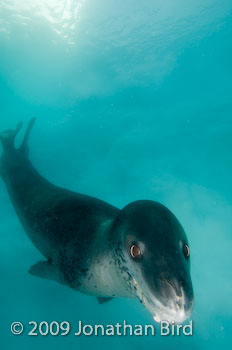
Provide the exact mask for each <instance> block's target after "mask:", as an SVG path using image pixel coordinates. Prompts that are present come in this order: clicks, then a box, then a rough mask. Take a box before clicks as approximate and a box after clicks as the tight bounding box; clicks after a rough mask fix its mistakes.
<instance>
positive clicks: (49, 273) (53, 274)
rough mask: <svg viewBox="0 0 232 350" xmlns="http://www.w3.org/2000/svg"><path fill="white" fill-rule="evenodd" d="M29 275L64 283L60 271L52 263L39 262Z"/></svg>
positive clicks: (33, 266)
mask: <svg viewBox="0 0 232 350" xmlns="http://www.w3.org/2000/svg"><path fill="white" fill-rule="evenodd" d="M29 273H30V274H31V275H34V276H37V277H40V278H45V279H47V280H53V281H56V282H58V283H63V281H62V280H61V274H60V271H59V269H58V268H57V266H56V265H54V264H53V263H52V262H50V261H39V262H38V263H36V264H35V265H32V266H31V268H30V270H29Z"/></svg>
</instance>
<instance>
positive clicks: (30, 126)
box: [19, 118, 35, 153]
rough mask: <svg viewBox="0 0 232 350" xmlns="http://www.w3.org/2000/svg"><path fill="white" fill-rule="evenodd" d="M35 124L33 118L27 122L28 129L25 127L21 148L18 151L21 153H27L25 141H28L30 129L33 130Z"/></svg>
mask: <svg viewBox="0 0 232 350" xmlns="http://www.w3.org/2000/svg"><path fill="white" fill-rule="evenodd" d="M34 124H35V118H32V119H31V120H30V121H29V124H28V127H27V130H26V132H25V135H24V138H23V141H22V143H21V146H20V148H19V149H20V151H22V152H23V153H28V146H27V141H28V138H29V136H30V134H31V129H32V128H33V125H34Z"/></svg>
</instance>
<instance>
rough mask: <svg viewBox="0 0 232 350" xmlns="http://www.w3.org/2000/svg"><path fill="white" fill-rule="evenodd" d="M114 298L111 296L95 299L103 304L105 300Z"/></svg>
mask: <svg viewBox="0 0 232 350" xmlns="http://www.w3.org/2000/svg"><path fill="white" fill-rule="evenodd" d="M112 299H114V298H111V297H105V298H104V297H98V298H97V301H98V302H99V304H104V303H107V301H110V300H112Z"/></svg>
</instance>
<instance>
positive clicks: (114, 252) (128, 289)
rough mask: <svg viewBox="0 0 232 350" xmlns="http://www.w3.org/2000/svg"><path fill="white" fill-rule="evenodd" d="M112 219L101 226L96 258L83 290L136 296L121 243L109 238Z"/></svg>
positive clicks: (95, 252) (96, 244)
mask: <svg viewBox="0 0 232 350" xmlns="http://www.w3.org/2000/svg"><path fill="white" fill-rule="evenodd" d="M112 221H113V220H112V219H111V220H107V221H104V222H103V223H102V224H101V225H100V227H99V231H98V234H97V235H96V236H97V239H96V241H95V244H94V247H95V248H94V250H95V251H94V254H93V256H94V258H93V259H92V261H91V264H90V267H89V272H88V275H87V276H86V278H85V280H84V281H83V284H82V288H81V289H83V290H81V291H83V292H84V293H87V294H92V295H97V296H105V297H107V296H108V297H111V296H112V297H124V298H135V297H136V295H135V294H134V288H133V278H132V276H131V274H130V271H129V269H128V267H127V266H126V262H125V259H124V257H123V252H122V249H121V243H120V241H117V242H114V244H113V243H112V241H111V240H110V239H108V237H109V232H110V231H109V230H110V227H111V224H112ZM90 276H91V277H90Z"/></svg>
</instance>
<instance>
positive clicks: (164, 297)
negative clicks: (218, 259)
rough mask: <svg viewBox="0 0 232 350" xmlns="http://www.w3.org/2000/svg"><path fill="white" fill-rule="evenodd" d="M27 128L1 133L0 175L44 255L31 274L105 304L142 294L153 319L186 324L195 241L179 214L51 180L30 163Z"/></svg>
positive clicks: (22, 219)
mask: <svg viewBox="0 0 232 350" xmlns="http://www.w3.org/2000/svg"><path fill="white" fill-rule="evenodd" d="M33 124H34V119H33V120H31V122H30V123H29V126H28V128H27V131H26V134H25V137H24V139H23V142H22V145H21V147H19V148H18V149H16V148H15V147H14V139H15V136H16V135H17V133H18V131H19V130H20V128H21V126H22V125H21V124H18V126H17V128H16V130H8V131H6V132H3V133H2V134H1V135H0V139H1V143H2V146H3V154H2V157H1V163H0V173H1V176H2V178H3V180H4V182H5V184H6V187H7V190H8V192H9V195H10V198H11V201H12V203H13V206H14V208H15V211H16V213H17V215H18V217H19V219H20V221H21V223H22V225H23V227H24V229H25V231H26V233H27V234H28V236H29V238H30V239H31V241H32V242H33V244H34V245H35V246H36V247H37V249H38V250H39V251H40V252H41V253H42V254H43V255H44V257H45V258H46V260H45V261H40V262H38V263H36V264H35V265H33V266H32V267H31V268H30V271H29V272H30V273H31V274H33V275H36V276H39V277H42V278H46V279H52V280H55V281H57V282H59V283H62V284H65V285H68V286H69V287H71V288H73V289H75V290H78V291H80V292H83V293H86V294H90V295H95V296H97V297H98V298H99V301H100V302H103V301H104V300H109V299H110V298H112V297H129V298H136V297H138V298H139V300H140V301H141V302H142V303H143V304H144V305H145V307H146V308H147V309H148V310H149V311H150V312H151V313H152V315H153V317H154V318H155V320H157V321H159V320H169V321H176V322H182V321H184V320H185V319H186V318H188V317H189V315H190V314H191V311H192V308H193V289H192V283H191V277H190V263H189V246H188V242H187V237H186V235H185V232H184V230H183V228H182V226H181V225H180V223H179V222H178V220H177V219H176V217H175V216H174V215H173V214H172V213H171V212H170V211H169V210H168V209H167V208H166V207H164V206H163V205H161V204H159V203H157V202H153V201H136V202H133V203H131V204H129V205H128V206H126V207H125V208H124V209H122V210H119V209H117V208H116V207H114V206H112V205H110V204H108V203H106V202H104V201H101V200H99V199H96V198H93V197H89V196H85V195H82V194H78V193H74V192H71V191H68V190H66V189H62V188H60V187H57V186H55V185H53V184H51V183H50V182H49V181H47V180H46V179H44V178H43V177H42V176H41V175H40V174H39V173H38V172H37V171H36V170H35V168H34V167H33V166H32V164H31V162H30V161H29V158H28V150H27V140H28V137H29V134H30V131H31V128H32V126H33Z"/></svg>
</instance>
